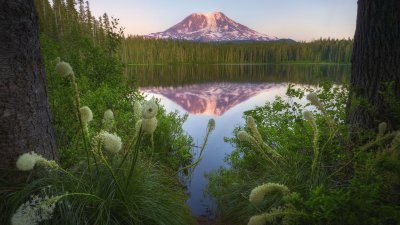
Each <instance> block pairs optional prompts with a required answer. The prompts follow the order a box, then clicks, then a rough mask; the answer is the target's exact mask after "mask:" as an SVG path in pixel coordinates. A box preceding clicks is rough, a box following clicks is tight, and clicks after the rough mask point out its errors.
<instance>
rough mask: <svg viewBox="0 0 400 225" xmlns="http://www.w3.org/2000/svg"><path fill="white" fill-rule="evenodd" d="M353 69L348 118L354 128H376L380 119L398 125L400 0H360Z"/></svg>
mask: <svg viewBox="0 0 400 225" xmlns="http://www.w3.org/2000/svg"><path fill="white" fill-rule="evenodd" d="M351 69H352V71H351V85H350V96H349V102H348V111H347V119H348V122H349V124H350V126H351V128H352V130H353V131H361V130H368V129H376V128H377V125H378V124H379V123H380V122H387V123H388V125H389V128H390V129H399V128H400V1H399V0H359V1H358V13H357V24H356V32H355V37H354V46H353V55H352V68H351ZM389 87H392V89H391V88H389ZM390 89H391V90H390Z"/></svg>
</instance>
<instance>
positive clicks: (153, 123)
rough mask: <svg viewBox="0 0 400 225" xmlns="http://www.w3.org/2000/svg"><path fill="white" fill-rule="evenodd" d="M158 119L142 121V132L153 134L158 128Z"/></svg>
mask: <svg viewBox="0 0 400 225" xmlns="http://www.w3.org/2000/svg"><path fill="white" fill-rule="evenodd" d="M157 124H158V121H157V118H155V117H153V118H151V119H143V120H142V124H141V125H142V130H143V132H144V133H146V134H153V133H154V131H155V130H156V128H157Z"/></svg>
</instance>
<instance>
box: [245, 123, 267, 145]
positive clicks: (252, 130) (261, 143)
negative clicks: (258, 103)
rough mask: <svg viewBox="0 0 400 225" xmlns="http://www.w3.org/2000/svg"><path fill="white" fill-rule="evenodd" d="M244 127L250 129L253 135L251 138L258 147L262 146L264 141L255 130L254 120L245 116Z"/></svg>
mask: <svg viewBox="0 0 400 225" xmlns="http://www.w3.org/2000/svg"><path fill="white" fill-rule="evenodd" d="M246 125H247V127H248V128H249V129H250V131H251V132H252V133H253V136H254V138H255V139H256V140H257V142H258V143H259V144H260V145H263V144H264V141H263V139H262V137H261V134H260V132H259V131H258V129H257V125H256V122H255V120H254V118H253V117H252V116H247V117H246Z"/></svg>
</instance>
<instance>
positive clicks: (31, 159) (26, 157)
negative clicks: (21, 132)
mask: <svg viewBox="0 0 400 225" xmlns="http://www.w3.org/2000/svg"><path fill="white" fill-rule="evenodd" d="M42 159H44V158H43V157H42V156H40V155H38V154H36V153H35V152H29V153H24V154H22V155H20V156H19V157H18V160H17V163H16V165H17V168H18V169H19V170H21V171H29V170H32V169H33V167H35V165H36V162H37V161H38V160H42Z"/></svg>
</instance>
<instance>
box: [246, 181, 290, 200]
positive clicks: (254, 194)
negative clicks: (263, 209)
mask: <svg viewBox="0 0 400 225" xmlns="http://www.w3.org/2000/svg"><path fill="white" fill-rule="evenodd" d="M273 193H281V194H283V195H286V194H288V193H289V188H288V187H286V186H285V185H282V184H277V183H266V184H263V185H260V186H258V187H255V188H254V189H253V190H252V191H251V192H250V195H249V201H250V202H251V203H253V204H259V203H261V202H262V201H263V200H264V197H265V196H266V195H269V194H273Z"/></svg>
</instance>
